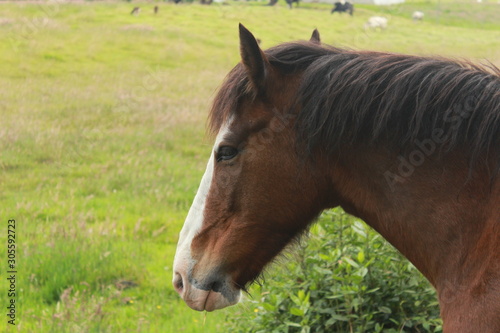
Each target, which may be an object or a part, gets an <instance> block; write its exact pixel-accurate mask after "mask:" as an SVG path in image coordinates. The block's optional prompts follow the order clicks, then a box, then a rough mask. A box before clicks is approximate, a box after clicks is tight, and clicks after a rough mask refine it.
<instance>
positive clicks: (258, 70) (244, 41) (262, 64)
mask: <svg viewBox="0 0 500 333" xmlns="http://www.w3.org/2000/svg"><path fill="white" fill-rule="evenodd" d="M240 53H241V61H242V62H243V65H245V68H246V70H247V72H248V76H249V77H250V81H251V82H252V84H253V85H254V87H255V88H256V89H258V90H262V89H263V88H264V85H265V80H266V72H267V67H268V66H270V64H269V61H268V60H267V58H266V55H265V54H264V52H262V50H261V49H260V47H259V43H258V42H257V40H256V39H255V37H254V36H253V35H252V33H251V32H250V31H248V29H247V28H245V27H244V26H243V24H241V23H240Z"/></svg>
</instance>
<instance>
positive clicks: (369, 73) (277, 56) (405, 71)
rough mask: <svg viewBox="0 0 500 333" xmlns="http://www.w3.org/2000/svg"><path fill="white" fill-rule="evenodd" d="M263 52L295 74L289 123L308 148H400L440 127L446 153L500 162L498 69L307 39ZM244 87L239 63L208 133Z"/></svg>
mask: <svg viewBox="0 0 500 333" xmlns="http://www.w3.org/2000/svg"><path fill="white" fill-rule="evenodd" d="M265 54H266V55H267V57H268V59H269V62H270V63H271V64H272V65H273V66H275V67H277V68H279V70H280V71H282V72H284V73H297V74H299V73H301V75H302V79H301V85H300V88H299V90H298V92H297V93H294V96H295V98H297V101H296V102H297V103H298V105H299V106H300V107H299V108H298V110H300V111H298V114H297V118H296V126H297V131H298V139H299V140H300V141H301V142H303V143H305V145H306V147H307V148H308V150H309V151H313V150H315V149H316V148H317V147H321V149H324V150H326V152H327V153H333V152H334V151H336V150H337V149H338V148H339V147H340V145H344V144H366V145H370V144H374V143H379V142H384V143H385V144H390V145H394V146H397V147H399V148H400V149H407V148H411V147H412V146H414V145H415V142H416V141H417V140H425V139H429V138H432V136H433V131H434V130H440V131H443V133H445V134H447V135H449V137H448V138H447V140H446V142H445V143H444V145H445V147H444V148H445V149H446V150H452V149H455V148H459V149H464V151H467V152H469V153H470V157H471V160H472V161H473V160H475V159H476V158H477V156H478V155H479V154H481V153H486V154H490V155H489V156H490V157H492V158H494V159H496V161H497V162H500V152H499V150H500V70H499V69H498V68H496V67H495V66H493V65H491V64H490V65H489V66H479V65H475V64H472V63H470V62H458V61H452V60H449V59H444V58H435V57H434V58H432V57H420V56H411V55H402V54H393V53H382V52H366V51H353V50H344V49H339V48H334V47H330V46H321V45H317V44H314V43H310V42H296V43H286V44H282V45H278V46H276V47H273V48H271V49H269V50H267V51H265ZM250 90H251V89H250V88H249V84H248V78H247V77H246V73H245V71H244V69H243V66H242V65H241V64H240V65H238V66H236V67H235V68H234V69H233V70H232V71H231V72H230V73H229V75H228V78H227V79H226V81H225V83H224V84H223V86H222V87H221V90H220V92H219V94H218V96H217V98H216V100H215V102H214V106H213V109H212V112H211V115H210V127H211V129H212V131H217V130H218V129H219V127H220V126H221V124H222V122H223V121H224V119H226V118H227V117H228V113H231V112H235V111H236V110H237V109H238V102H239V101H240V100H241V98H242V96H244V95H248V94H250ZM277 107H278V108H279V106H277Z"/></svg>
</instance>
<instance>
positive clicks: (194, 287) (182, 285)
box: [172, 270, 241, 312]
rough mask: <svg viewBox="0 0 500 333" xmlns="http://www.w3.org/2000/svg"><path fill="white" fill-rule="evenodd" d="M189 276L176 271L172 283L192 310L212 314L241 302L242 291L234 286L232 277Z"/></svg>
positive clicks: (214, 275)
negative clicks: (195, 277) (198, 277)
mask: <svg viewBox="0 0 500 333" xmlns="http://www.w3.org/2000/svg"><path fill="white" fill-rule="evenodd" d="M189 275H190V274H188V273H187V272H186V271H183V270H176V271H175V272H174V278H173V281H172V283H173V285H174V288H175V290H176V291H177V293H178V294H179V295H180V296H181V298H182V299H183V300H184V301H185V302H186V304H187V305H188V306H189V307H190V308H191V309H193V310H197V311H208V312H210V311H214V310H218V309H222V308H225V307H228V306H231V305H234V304H236V303H238V302H239V300H240V297H241V291H240V290H239V289H237V288H235V287H234V286H233V285H232V283H231V279H230V277H224V276H220V275H218V274H209V275H206V276H203V277H202V278H200V279H194V278H192V277H190V276H189Z"/></svg>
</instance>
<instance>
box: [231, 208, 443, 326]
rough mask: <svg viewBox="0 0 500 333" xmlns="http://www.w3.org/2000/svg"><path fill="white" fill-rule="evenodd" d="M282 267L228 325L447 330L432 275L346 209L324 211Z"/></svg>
mask: <svg viewBox="0 0 500 333" xmlns="http://www.w3.org/2000/svg"><path fill="white" fill-rule="evenodd" d="M276 269H277V271H275V272H274V273H272V274H267V276H266V280H265V281H264V283H263V284H262V286H260V287H259V286H257V287H256V288H255V292H254V295H257V294H258V295H260V299H252V298H250V300H249V301H246V306H244V308H245V310H244V311H242V313H240V314H239V317H238V318H236V319H234V318H231V324H228V325H230V327H228V331H231V332H266V333H269V332H279V333H283V332H440V331H442V328H441V320H440V319H439V308H438V303H437V300H436V295H435V291H434V289H433V288H432V287H431V286H430V284H429V283H428V282H427V280H425V278H424V277H423V276H422V275H421V274H420V273H419V272H418V271H417V269H416V268H415V267H414V266H413V265H411V264H410V263H409V262H408V261H407V260H406V259H405V258H404V257H402V256H401V254H399V252H397V250H395V249H394V248H393V247H392V246H391V245H390V244H388V243H387V242H386V241H385V240H384V239H383V238H382V237H381V236H380V235H378V234H377V233H375V232H374V231H372V230H371V229H370V228H369V227H368V226H366V224H364V223H362V222H360V221H359V220H356V219H354V218H352V217H350V216H348V215H347V214H345V213H343V212H342V211H341V210H332V211H329V212H326V213H324V214H323V215H322V217H321V218H320V220H319V221H318V223H317V224H316V225H315V226H314V227H313V228H312V230H311V235H310V237H309V239H307V240H305V241H304V242H303V244H300V245H299V246H298V251H297V254H295V255H293V256H292V260H289V261H288V262H287V264H286V265H285V266H284V267H279V268H276ZM254 297H255V298H257V296H254ZM248 304H251V305H250V307H251V310H253V311H251V310H249V309H248V307H249V305H248Z"/></svg>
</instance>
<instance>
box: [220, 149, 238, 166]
mask: <svg viewBox="0 0 500 333" xmlns="http://www.w3.org/2000/svg"><path fill="white" fill-rule="evenodd" d="M236 155H238V149H236V148H234V147H230V146H222V147H219V149H218V150H217V154H216V156H217V162H220V161H227V160H230V159H232V158H234V157H235V156H236Z"/></svg>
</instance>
